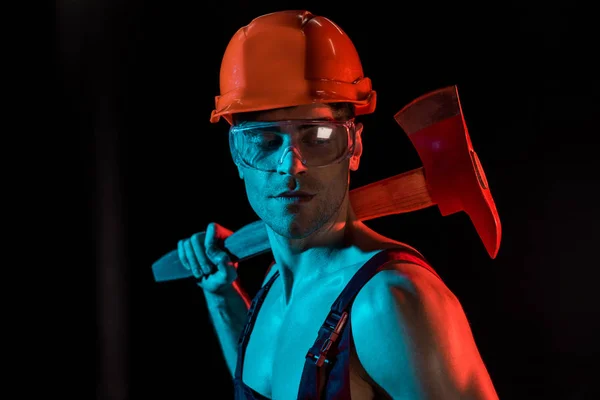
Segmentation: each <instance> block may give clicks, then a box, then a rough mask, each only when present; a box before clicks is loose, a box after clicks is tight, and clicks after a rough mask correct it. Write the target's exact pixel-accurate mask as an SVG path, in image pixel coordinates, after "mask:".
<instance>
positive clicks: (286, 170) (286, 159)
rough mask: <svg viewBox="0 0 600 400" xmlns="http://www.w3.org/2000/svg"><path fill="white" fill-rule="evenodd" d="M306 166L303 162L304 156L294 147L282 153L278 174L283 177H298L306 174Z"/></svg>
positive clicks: (287, 148)
mask: <svg viewBox="0 0 600 400" xmlns="http://www.w3.org/2000/svg"><path fill="white" fill-rule="evenodd" d="M306 169H307V168H306V165H304V164H303V162H302V154H300V152H299V151H298V149H296V147H294V146H289V147H286V148H285V149H284V150H283V153H281V157H280V158H279V163H278V165H277V172H278V173H280V174H282V175H298V174H302V173H304V172H306Z"/></svg>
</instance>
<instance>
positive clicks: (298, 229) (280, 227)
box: [264, 217, 318, 239]
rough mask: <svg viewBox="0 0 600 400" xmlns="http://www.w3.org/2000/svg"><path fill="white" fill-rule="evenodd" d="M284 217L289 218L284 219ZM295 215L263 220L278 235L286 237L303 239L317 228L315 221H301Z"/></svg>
mask: <svg viewBox="0 0 600 400" xmlns="http://www.w3.org/2000/svg"><path fill="white" fill-rule="evenodd" d="M286 219H289V220H287V221H286ZM297 219H298V218H297V217H292V218H281V219H278V220H273V219H272V218H271V219H267V220H264V221H265V223H266V224H267V225H269V227H270V228H271V229H272V230H273V231H274V232H275V233H277V234H278V235H280V236H283V237H286V238H288V239H304V238H305V237H307V236H309V235H310V234H311V233H313V232H314V231H316V230H317V229H318V224H316V223H314V222H313V223H303V222H301V221H298V220H297Z"/></svg>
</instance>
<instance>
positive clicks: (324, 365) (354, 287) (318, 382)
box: [298, 247, 439, 400]
mask: <svg viewBox="0 0 600 400" xmlns="http://www.w3.org/2000/svg"><path fill="white" fill-rule="evenodd" d="M390 261H404V262H407V263H413V264H417V265H420V266H422V267H424V268H426V269H427V270H429V271H431V272H432V273H433V274H434V275H436V276H437V277H438V278H439V276H438V275H437V273H436V272H435V271H434V270H433V269H432V268H431V267H430V266H429V264H428V263H427V261H426V260H425V258H424V257H423V256H422V255H421V254H420V253H418V252H417V251H416V250H413V249H411V248H404V247H402V248H391V249H385V250H382V251H380V252H378V253H377V254H375V255H374V256H373V257H371V258H370V259H369V260H368V261H367V262H366V263H365V264H364V265H363V266H362V267H361V268H360V269H359V270H358V271H357V272H356V273H355V274H354V276H353V277H352V278H351V279H350V281H349V282H348V284H347V285H346V287H345V288H344V289H343V290H342V292H341V293H340V295H339V296H338V297H337V299H336V300H335V302H334V303H333V304H332V306H331V310H330V312H329V314H328V315H327V318H326V319H325V322H324V323H323V325H322V326H321V328H320V329H319V333H318V335H317V339H316V341H315V342H314V344H313V346H312V347H311V348H310V349H309V351H308V353H307V354H306V360H305V364H304V370H303V373H302V380H301V382H300V388H299V394H298V398H299V399H303V400H304V399H311V400H317V399H324V398H326V396H325V390H324V389H325V388H326V386H327V381H328V378H329V374H330V372H331V370H332V369H333V365H334V363H335V355H336V353H337V352H336V350H337V347H338V346H339V345H340V343H339V339H340V337H341V336H342V333H345V334H344V335H343V337H344V339H343V340H344V341H345V342H349V335H348V334H346V333H347V330H344V328H345V327H346V323H347V322H348V319H349V310H350V307H351V305H352V302H353V301H354V298H355V297H356V295H357V294H358V293H359V291H360V290H361V289H362V287H363V286H364V285H365V284H366V283H367V282H368V281H369V280H370V279H371V278H372V277H373V276H374V275H375V274H376V273H377V272H379V270H380V268H381V267H382V266H383V265H384V264H386V263H388V262H390ZM343 346H344V347H345V348H346V347H347V346H348V343H344V344H343ZM346 361H348V360H346ZM336 386H340V387H336V388H332V392H336V391H337V392H336V394H335V395H332V397H334V398H349V395H350V394H349V391H350V389H349V388H348V387H345V388H344V387H341V386H344V385H336ZM345 386H347V385H345Z"/></svg>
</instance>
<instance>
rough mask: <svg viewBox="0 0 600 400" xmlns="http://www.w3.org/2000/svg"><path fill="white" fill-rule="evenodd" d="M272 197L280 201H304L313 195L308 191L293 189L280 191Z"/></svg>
mask: <svg viewBox="0 0 600 400" xmlns="http://www.w3.org/2000/svg"><path fill="white" fill-rule="evenodd" d="M273 197H274V198H275V199H278V200H280V201H285V202H291V203H304V202H307V201H310V200H311V199H312V198H313V197H315V195H314V194H311V193H308V192H303V191H300V190H294V191H286V192H282V193H279V194H278V195H276V196H273Z"/></svg>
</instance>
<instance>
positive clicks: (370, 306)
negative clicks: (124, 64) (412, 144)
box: [178, 11, 497, 399]
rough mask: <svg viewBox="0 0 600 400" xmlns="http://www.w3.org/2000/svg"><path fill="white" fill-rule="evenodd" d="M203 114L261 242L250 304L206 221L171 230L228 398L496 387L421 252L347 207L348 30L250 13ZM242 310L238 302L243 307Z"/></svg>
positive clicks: (355, 148)
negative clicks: (228, 157) (216, 129)
mask: <svg viewBox="0 0 600 400" xmlns="http://www.w3.org/2000/svg"><path fill="white" fill-rule="evenodd" d="M220 79H221V87H220V88H221V95H220V96H217V98H216V109H215V110H214V111H213V113H212V116H211V121H212V122H217V121H219V118H221V117H223V118H225V119H226V120H227V122H228V123H229V124H230V125H231V127H230V133H229V139H230V140H229V142H230V147H231V153H232V157H233V161H234V162H235V164H236V166H237V168H238V171H239V176H240V178H241V179H243V181H244V184H245V188H246V193H247V196H248V200H249V203H250V205H251V206H252V208H253V210H254V211H255V212H256V214H257V215H258V217H259V218H260V219H261V220H262V221H264V223H265V225H266V229H267V233H268V237H269V241H270V245H271V250H272V254H273V259H274V261H273V264H272V266H271V268H270V269H269V270H268V273H267V275H266V277H265V279H264V283H263V286H262V288H261V290H260V291H259V292H258V293H257V295H256V296H255V297H254V299H253V302H252V303H251V304H250V301H249V299H247V298H245V295H244V293H243V291H242V290H240V285H239V284H238V282H237V274H236V267H237V265H236V264H235V263H234V262H232V261H231V258H230V257H229V255H228V254H227V253H226V252H225V251H223V250H221V248H220V243H222V242H223V240H224V239H225V238H226V237H227V236H229V235H230V234H232V232H231V231H230V230H228V229H226V228H225V227H223V226H221V225H219V224H217V223H211V224H209V226H208V228H207V230H206V232H201V233H197V234H195V235H193V236H192V237H191V238H188V239H185V240H181V241H180V242H179V245H178V254H179V258H180V261H181V263H182V264H183V265H184V266H185V267H186V268H189V269H191V271H192V272H193V274H194V276H195V277H196V278H197V279H198V286H199V287H201V288H202V289H203V292H204V295H205V297H206V302H207V306H208V309H209V312H210V315H211V319H212V321H213V324H214V327H215V330H216V333H217V336H218V338H219V341H220V343H221V347H222V350H223V354H224V356H225V360H226V362H227V365H228V366H229V368H230V371H231V373H232V375H233V377H234V384H235V393H236V398H255V399H260V398H273V399H309V398H310V399H316V398H327V399H334V398H336V399H350V398H352V399H374V398H393V399H495V398H497V395H496V393H495V390H494V387H493V385H492V382H491V380H490V377H489V375H488V373H487V371H486V368H485V366H484V364H483V362H482V360H481V357H480V355H479V352H478V349H477V346H476V344H475V342H474V339H473V337H472V334H471V331H470V328H469V323H468V321H467V319H466V317H465V314H464V312H463V310H462V308H461V305H460V303H459V301H458V300H457V298H456V297H455V296H454V295H453V294H452V293H451V291H450V290H449V289H448V288H447V287H446V286H445V285H444V283H443V282H442V281H441V279H440V278H439V277H438V276H437V275H436V273H435V272H434V271H433V269H431V267H429V266H428V265H427V263H426V261H425V260H424V259H423V257H422V256H421V255H420V254H419V253H418V252H417V251H416V250H415V249H412V248H410V247H409V246H407V245H405V244H403V243H399V242H397V241H394V240H391V239H389V238H386V237H383V236H382V235H380V234H378V233H377V232H374V231H373V230H371V229H370V228H368V227H367V226H366V225H365V224H363V223H362V222H360V221H359V220H357V218H356V216H355V215H354V212H353V210H352V205H351V204H350V203H349V200H348V199H349V197H348V193H349V189H348V188H349V178H350V171H355V170H357V168H358V167H359V163H360V158H361V154H362V152H363V145H362V132H363V125H362V124H361V123H360V122H358V121H357V120H356V117H358V116H360V115H364V114H368V113H371V112H373V111H374V110H375V100H376V93H375V91H373V90H372V88H371V82H370V80H369V79H368V78H366V77H364V76H363V71H362V66H361V63H360V60H359V58H358V55H357V53H356V50H355V48H354V46H353V44H352V42H351V41H350V39H349V38H348V37H347V36H346V35H345V34H344V32H343V31H342V30H341V29H340V27H338V26H337V25H335V24H334V23H333V22H332V21H330V20H328V19H326V18H324V17H319V16H314V15H313V14H311V13H310V12H308V11H283V12H276V13H272V14H268V15H263V16H261V17H259V18H256V19H254V20H253V21H252V22H251V23H250V24H249V25H247V26H245V27H243V28H241V29H240V30H239V31H238V32H237V33H236V34H235V35H234V37H233V38H232V39H231V41H230V43H229V45H228V47H227V49H226V51H225V55H224V58H223V62H222V67H221V78H220ZM248 308H250V310H249V309H248Z"/></svg>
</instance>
